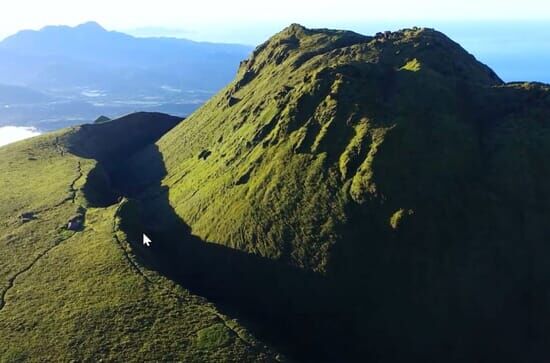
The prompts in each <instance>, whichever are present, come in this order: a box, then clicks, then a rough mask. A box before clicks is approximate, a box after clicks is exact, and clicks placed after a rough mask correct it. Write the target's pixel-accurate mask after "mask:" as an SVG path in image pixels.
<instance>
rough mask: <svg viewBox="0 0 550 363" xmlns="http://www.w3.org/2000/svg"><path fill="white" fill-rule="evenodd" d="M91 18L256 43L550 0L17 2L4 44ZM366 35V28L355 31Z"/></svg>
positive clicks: (546, 13)
mask: <svg viewBox="0 0 550 363" xmlns="http://www.w3.org/2000/svg"><path fill="white" fill-rule="evenodd" d="M89 20H94V21H97V22H99V23H101V24H102V25H104V26H105V27H106V28H108V29H113V30H122V31H131V32H133V33H134V34H140V35H172V36H174V35H175V36H181V37H188V38H194V39H198V40H210V41H223V42H240V43H248V44H257V43H258V42H260V41H262V40H263V39H265V38H267V37H268V36H269V35H270V34H272V33H273V32H275V31H277V30H279V29H280V28H282V27H284V26H286V25H288V24H290V23H293V22H298V23H301V24H304V25H306V26H310V27H337V28H351V27H354V28H357V27H358V25H362V27H363V28H366V27H367V26H366V24H367V25H368V24H382V25H383V24H387V25H386V26H387V27H391V26H392V24H399V23H402V24H405V25H424V24H427V25H430V24H431V23H433V22H436V21H437V22H457V21H458V22H464V21H474V20H483V21H487V20H492V21H501V22H502V21H509V20H515V21H537V20H539V21H540V20H550V1H548V0H522V1H504V0H498V1H497V0H462V1H452V2H450V1H441V0H415V1H411V0H393V1H388V0H384V1H380V0H377V1H370V0H337V1H336V0H301V1H300V0H277V1H251V0H231V1H228V0H224V1H220V0H200V1H183V0H155V1H135V0H132V1H130V0H93V1H92V0H49V1H40V2H39V1H36V0H17V1H11V2H9V5H8V4H4V5H3V6H2V11H1V12H0V38H1V37H5V36H7V35H10V34H12V33H14V32H16V31H18V30H20V29H38V28H41V27H43V26H45V25H52V24H53V25H55V24H66V25H76V24H79V23H82V22H85V21H89ZM357 30H361V29H357Z"/></svg>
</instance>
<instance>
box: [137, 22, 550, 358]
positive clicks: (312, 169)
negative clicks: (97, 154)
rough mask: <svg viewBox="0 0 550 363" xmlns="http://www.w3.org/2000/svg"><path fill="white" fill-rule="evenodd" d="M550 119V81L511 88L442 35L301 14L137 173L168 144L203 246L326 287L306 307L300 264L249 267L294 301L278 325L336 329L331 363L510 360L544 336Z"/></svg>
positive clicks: (174, 186) (174, 191)
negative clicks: (341, 23) (367, 28)
mask: <svg viewBox="0 0 550 363" xmlns="http://www.w3.org/2000/svg"><path fill="white" fill-rule="evenodd" d="M549 116H550V91H549V88H548V87H547V86H544V85H539V84H504V83H503V82H502V80H501V79H500V78H499V77H498V76H497V75H496V74H495V73H494V72H493V71H492V70H491V69H490V68H488V67H487V66H486V65H484V64H482V63H480V62H479V61H477V60H476V59H475V58H474V56H472V55H471V54H469V53H468V52H466V51H465V50H464V49H463V48H462V47H461V46H460V45H458V44H457V43H455V42H453V41H452V40H451V39H449V38H448V37H447V36H445V35H444V34H442V33H440V32H437V31H435V30H433V29H426V28H412V29H404V30H401V31H397V32H384V33H378V34H376V35H375V36H363V35H359V34H356V33H353V32H348V31H339V30H327V29H307V28H305V27H302V26H300V25H296V24H295V25H291V26H290V27H288V28H286V29H284V30H283V31H282V32H280V33H278V34H277V35H275V36H274V37H272V38H271V39H270V40H268V41H267V42H266V43H264V44H262V45H261V46H259V47H258V48H257V49H256V50H255V51H254V52H253V54H252V56H251V57H250V58H249V59H248V60H246V61H244V62H242V63H241V66H240V69H239V71H238V75H237V77H236V79H235V80H234V81H233V82H232V83H230V84H229V85H228V86H227V87H226V88H225V90H223V91H222V92H220V93H219V94H218V95H217V96H215V97H214V98H213V99H212V100H210V101H209V102H208V103H207V104H206V105H205V106H203V107H202V108H201V109H200V110H199V111H197V112H196V113H194V114H193V115H192V116H190V117H189V118H188V120H187V121H186V122H185V123H182V124H180V125H178V126H177V127H176V128H175V129H173V130H172V131H171V132H169V133H168V134H167V135H165V136H164V137H163V138H162V139H161V140H160V141H159V142H158V143H157V145H158V148H151V149H149V151H147V150H146V151H144V152H143V153H141V154H140V155H139V156H138V157H136V158H135V160H134V165H136V166H139V165H144V164H146V163H147V162H148V160H151V159H152V158H153V156H152V155H153V154H155V153H160V156H158V157H157V159H159V160H162V162H163V165H164V167H163V169H165V172H164V173H159V174H157V175H159V176H162V175H164V176H163V177H162V180H161V181H160V185H162V186H163V188H165V189H167V190H169V193H168V194H162V196H163V198H164V196H166V197H168V198H169V205H170V206H171V208H173V211H174V213H175V214H176V215H177V216H178V218H180V219H181V221H183V222H184V223H185V224H186V225H188V226H189V228H190V229H191V231H192V233H193V235H195V236H196V237H198V238H200V239H202V240H203V241H206V242H210V243H214V244H217V245H221V246H225V247H227V248H229V249H231V250H237V251H242V252H244V253H246V254H247V255H252V256H257V257H258V258H262V259H265V260H267V261H275V262H276V263H278V264H283V265H286V266H292V267H294V268H298V269H299V270H300V271H303V272H304V273H313V274H316V275H318V276H322V278H323V279H325V283H324V284H325V285H323V286H322V287H319V289H320V290H321V291H323V292H322V293H320V294H321V295H319V296H322V297H320V298H319V299H313V298H311V299H308V297H307V295H308V294H310V292H311V291H309V290H308V289H306V290H307V292H306V290H304V289H303V286H311V284H308V283H305V281H306V280H304V281H302V282H303V284H302V285H301V286H302V288H300V286H298V285H300V282H297V281H301V280H300V279H299V277H297V276H298V275H297V274H296V273H295V274H294V277H293V278H288V279H284V278H282V277H281V276H278V277H273V276H272V275H269V274H268V273H267V272H266V275H263V277H259V276H262V275H261V274H260V273H258V272H257V271H256V272H255V271H252V270H251V268H250V269H249V270H250V271H249V273H250V274H253V275H254V278H255V279H256V280H255V281H257V280H261V279H263V281H265V284H268V285H270V284H271V283H270V281H279V282H277V283H275V282H273V285H270V286H286V288H282V287H281V288H279V289H278V290H277V291H278V293H279V296H285V294H289V296H288V299H290V300H292V301H293V302H294V303H295V304H296V306H294V310H292V309H291V308H290V307H289V305H288V304H287V303H281V304H282V305H281V306H273V305H269V304H268V305H269V307H268V309H269V311H271V312H272V314H273V315H272V316H278V317H279V318H280V319H279V318H278V320H284V317H285V316H286V318H288V320H286V321H287V322H289V321H293V320H292V318H289V316H294V317H298V316H300V317H301V318H300V319H306V318H304V317H305V316H309V318H310V319H311V321H310V322H311V325H309V330H307V333H306V335H307V334H309V336H310V337H313V336H317V337H319V336H320V335H322V334H326V336H329V337H331V338H330V339H332V340H330V339H327V340H323V339H325V338H326V336H325V338H322V337H321V338H319V339H321V341H323V342H324V343H323V344H317V345H316V347H319V346H326V347H331V350H330V351H328V350H326V351H325V350H323V349H321V350H317V353H319V355H320V356H322V357H324V359H327V357H329V356H330V354H331V352H332V354H334V356H333V358H334V359H337V357H340V359H342V357H343V355H342V354H343V353H342V351H347V353H346V354H349V355H350V357H355V359H356V358H357V357H370V358H372V359H374V360H376V361H380V360H381V359H382V360H384V361H399V360H401V359H404V358H405V357H407V359H409V360H410V359H411V357H412V360H413V361H416V360H419V359H424V358H426V359H429V358H434V357H438V358H449V355H448V354H446V352H447V353H448V352H459V353H456V355H454V356H452V357H451V359H450V361H461V360H464V359H468V358H473V357H477V358H479V357H485V358H487V359H495V355H494V354H495V353H494V352H507V353H506V354H505V355H502V357H501V356H500V355H499V356H498V357H499V358H496V359H500V358H502V359H505V360H509V359H510V357H517V358H518V359H520V360H521V359H525V357H527V356H529V354H532V355H533V356H537V354H541V351H544V350H546V349H547V347H548V345H545V344H544V343H543V341H544V337H545V336H546V337H547V336H548V334H546V333H548V331H547V330H546V328H545V325H544V323H542V321H544V320H546V319H548V318H549V317H550V311H549V310H548V306H550V301H547V300H548V299H547V298H546V297H545V296H548V295H547V294H546V293H545V291H546V290H547V289H546V288H545V287H543V284H542V282H543V281H545V280H546V279H547V278H548V277H549V276H550V269H549V268H547V267H545V265H546V264H545V263H544V261H543V258H542V256H544V255H545V254H547V253H548V252H550V251H548V246H547V243H545V242H544V241H545V236H548V235H550V227H549V225H548V223H547V222H546V219H547V216H548V215H549V214H550V208H549V207H548V206H549V205H550V189H549V187H548V185H547V183H546V182H545V180H547V179H548V178H550V168H548V166H547V165H546V164H547V163H545V162H544V160H548V159H549V157H550V147H549V145H550V133H549V132H550V128H549V124H548V122H547V121H548V118H549ZM156 238H157V240H158V239H159V237H156ZM182 238H183V237H182ZM182 243H183V242H181V241H180V244H182ZM182 258H184V257H182ZM205 263H209V266H212V264H213V262H205ZM182 264H183V262H182ZM243 269H244V268H243ZM237 270H238V267H234V268H233V270H231V271H237ZM208 273H211V271H210V272H205V274H208ZM234 273H236V272H234ZM229 274H230V273H228V274H226V275H229ZM239 278H240V279H241V280H240V281H239V282H235V281H233V283H234V286H237V287H238V286H241V287H242V286H244V285H246V282H244V281H245V280H246V281H249V280H250V279H252V277H248V276H247V274H246V273H244V272H243V274H242V276H240V277H239ZM247 279H248V280H247ZM275 279H277V280H275ZM281 279H282V280H283V282H281ZM224 281H225V280H224ZM226 282H227V281H226ZM228 283H229V282H228ZM249 283H250V285H248V286H249V287H250V288H251V289H255V291H258V293H257V294H258V295H260V294H261V293H260V292H259V291H265V290H267V288H265V289H263V290H262V285H261V284H259V283H257V282H254V281H251V280H250V281H249ZM322 284H323V283H321V285H322ZM291 286H294V288H295V290H292V289H293V287H291ZM237 287H236V288H237ZM243 291H246V289H243ZM289 291H292V292H291V293H290V292H289ZM228 294H231V293H228ZM266 294H267V295H266V296H271V295H269V292H267V293H266ZM323 294H324V295H323ZM310 295H311V294H310ZM311 296H313V295H311ZM250 299H256V300H254V301H256V302H257V304H258V305H257V306H263V305H261V304H262V301H261V298H258V297H254V296H252V297H250ZM281 299H283V300H284V298H281ZM265 300H270V298H266V299H265ZM290 300H285V301H287V302H288V301H290ZM299 301H307V304H306V303H305V304H303V305H300V303H299ZM263 303H265V301H263ZM251 304H252V305H253V303H251ZM285 304H286V305H285ZM319 311H323V312H325V314H324V315H323V316H326V317H327V318H326V321H327V323H326V325H325V326H324V327H320V326H319V325H318V324H321V325H322V324H323V323H319V321H318V319H317V320H316V318H315V316H317V315H315V314H316V313H318V312H319ZM314 312H316V313H314ZM293 313H295V315H292V314H293ZM277 314H280V315H277ZM285 314H286V315H285ZM308 314H310V315H308ZM331 316H335V318H334V319H335V320H334V321H332V320H331V319H330V318H329V317H331ZM336 316H338V317H337V318H336ZM273 320H276V319H273ZM314 321H315V323H313V322H314ZM323 321H324V320H323ZM291 324H292V323H289V326H290V325H291ZM335 327H340V328H341V329H342V330H341V331H339V332H338V333H337V332H336V330H335V329H336V328H335ZM302 328H303V327H301V328H298V330H299V329H302ZM289 329H290V328H289ZM331 331H332V334H331V333H330V332H331ZM321 332H324V333H321ZM303 335H304V330H302V331H301V332H296V340H295V341H294V343H295V344H305V343H303V342H301V339H303V338H300V337H303ZM286 336H287V338H288V337H291V336H293V335H292V334H291V333H288V332H287V334H286ZM336 336H339V337H340V338H336ZM489 337H490V338H489ZM312 339H313V338H312ZM298 342H300V343H298ZM329 342H330V343H329ZM304 346H305V345H304ZM338 347H339V348H340V349H338ZM545 347H546V348H545ZM327 349H328V348H327ZM526 352H528V353H526ZM310 353H311V352H310ZM449 354H451V355H452V354H454V353H449ZM525 354H527V355H525ZM465 357H466V358H465ZM350 359H351V358H350ZM448 360H449V359H448Z"/></svg>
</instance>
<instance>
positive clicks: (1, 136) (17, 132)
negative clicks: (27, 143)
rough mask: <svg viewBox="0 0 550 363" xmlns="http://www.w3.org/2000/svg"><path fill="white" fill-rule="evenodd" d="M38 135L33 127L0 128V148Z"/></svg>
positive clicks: (38, 132)
mask: <svg viewBox="0 0 550 363" xmlns="http://www.w3.org/2000/svg"><path fill="white" fill-rule="evenodd" d="M38 135H40V131H38V130H37V129H36V128H34V127H18V126H0V146H4V145H7V144H11V143H12V142H16V141H20V140H24V139H28V138H29V137H33V136H38Z"/></svg>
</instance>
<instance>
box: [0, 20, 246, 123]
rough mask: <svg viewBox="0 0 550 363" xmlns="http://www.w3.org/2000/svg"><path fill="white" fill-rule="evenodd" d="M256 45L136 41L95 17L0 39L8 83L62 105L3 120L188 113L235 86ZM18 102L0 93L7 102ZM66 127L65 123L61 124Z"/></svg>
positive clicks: (13, 112)
mask: <svg viewBox="0 0 550 363" xmlns="http://www.w3.org/2000/svg"><path fill="white" fill-rule="evenodd" d="M251 50H252V48H251V47H248V46H244V45H234V44H214V43H201V42H194V41H190V40H185V39H176V38H136V37H132V36H130V35H127V34H123V33H119V32H114V31H107V30H105V29H104V28H103V27H101V26H100V25H99V24H97V23H94V22H90V23H85V24H81V25H79V26H76V27H68V26H48V27H45V28H43V29H41V30H39V31H34V30H25V31H21V32H19V33H17V34H15V35H13V36H10V37H8V38H6V39H4V40H3V41H2V42H0V84H6V85H16V86H19V87H27V88H30V89H32V90H36V91H38V92H39V93H44V94H45V95H48V96H49V97H50V98H54V99H55V100H56V101H57V102H56V106H55V107H53V108H52V107H49V108H48V107H38V108H37V107H33V108H28V107H26V108H25V107H19V108H15V109H14V108H10V107H7V108H4V109H2V110H0V120H1V121H0V124H9V123H11V124H20V123H25V124H28V123H29V122H30V123H35V122H37V121H39V120H37V118H43V116H44V115H48V117H46V119H48V120H52V121H54V120H59V119H61V120H65V121H67V122H68V123H71V121H70V120H71V119H73V120H74V121H83V120H86V119H88V118H91V119H95V117H96V116H98V115H99V114H109V115H110V116H116V115H117V114H122V113H127V112H131V111H136V110H142V109H143V110H158V111H165V112H171V113H176V114H182V115H183V114H187V113H190V112H191V111H193V110H194V109H195V108H196V107H197V106H198V105H200V104H202V103H203V102H204V101H205V100H206V99H208V98H209V97H210V96H211V95H212V94H214V93H215V92H216V91H218V90H219V89H220V88H221V87H223V86H224V85H225V84H227V83H229V81H230V80H231V79H232V78H233V76H234V75H235V72H236V70H237V68H238V65H239V62H240V61H241V60H243V59H245V58H246V57H247V56H248V54H249V53H250V52H251ZM20 90H21V89H20ZM29 93H34V91H29ZM38 101H40V102H43V101H46V99H45V98H41V97H39V100H38ZM47 101H50V102H51V101H52V100H51V99H49V100H47ZM10 102H12V101H11V100H4V99H2V97H1V90H0V106H1V104H7V105H8V106H11V105H10V104H9V103H10ZM90 105H91V106H92V107H89V106H90ZM37 110H38V111H39V112H36V111H37ZM25 120H28V121H25ZM59 126H65V124H64V123H63V122H62V124H61V125H58V124H56V126H55V127H53V128H56V127H59Z"/></svg>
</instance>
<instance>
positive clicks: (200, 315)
mask: <svg viewBox="0 0 550 363" xmlns="http://www.w3.org/2000/svg"><path fill="white" fill-rule="evenodd" d="M179 121H180V120H179V119H177V118H172V117H170V116H166V115H161V114H145V113H141V114H136V115H129V116H126V117H124V118H122V119H120V120H115V121H111V122H106V123H102V124H99V125H84V126H81V127H76V128H71V129H67V130H62V131H60V132H57V133H53V134H48V135H44V136H40V137H37V138H33V139H30V140H26V141H23V142H20V143H16V144H13V145H8V146H6V147H3V148H1V149H0V168H1V170H2V174H1V175H0V188H1V189H2V190H3V191H4V192H3V193H1V195H0V218H1V221H2V222H1V224H0V250H1V253H0V339H1V340H2V342H3V344H1V345H0V360H1V361H7V362H11V361H18V360H30V361H69V360H78V361H87V360H94V361H96V360H101V359H103V360H109V361H120V360H124V361H154V360H156V361H161V360H162V361H189V362H204V361H234V362H241V361H272V360H273V355H272V353H271V352H270V351H269V350H268V349H267V348H265V347H264V346H263V345H262V344H261V343H259V342H258V341H257V340H255V338H254V337H252V336H251V335H250V334H249V333H247V331H246V330H244V329H243V328H242V327H241V326H240V325H239V324H238V323H237V322H236V321H234V320H231V319H230V318H228V317H227V316H225V315H223V314H221V313H219V312H218V311H217V310H216V308H215V307H214V306H213V305H212V304H210V303H209V302H208V301H206V300H205V299H203V298H200V297H197V296H195V295H193V294H191V293H189V292H188V291H186V290H184V289H182V288H180V287H178V286H176V285H175V284H173V283H172V282H170V281H169V280H167V279H165V278H164V277H162V276H160V275H159V274H157V273H156V272H154V271H152V270H150V269H147V268H146V267H143V265H142V264H141V263H140V260H139V258H137V257H136V256H135V255H134V254H133V253H132V250H131V244H134V245H135V244H139V243H140V242H141V241H140V240H138V239H134V238H132V239H130V238H128V235H127V234H126V233H125V232H124V231H123V230H122V229H121V228H120V226H121V223H122V221H121V213H122V210H123V209H124V208H125V205H126V203H127V200H125V199H123V200H120V201H119V202H116V200H115V202H114V203H112V204H110V205H107V203H103V204H101V203H98V202H97V201H101V202H105V201H106V200H108V199H109V198H111V197H112V196H111V195H110V194H109V195H108V197H109V198H100V195H101V194H104V192H105V191H112V190H111V189H110V185H108V179H105V178H100V177H98V175H101V174H102V173H106V171H105V170H108V167H109V166H108V163H107V166H103V164H105V163H106V160H120V159H121V158H122V157H123V156H124V155H126V157H128V156H129V154H131V153H132V152H134V151H136V150H137V149H138V148H140V147H142V146H143V145H145V144H147V143H151V142H153V141H155V140H156V139H158V137H160V135H162V134H163V133H164V132H166V131H167V130H169V129H170V128H172V127H173V126H174V125H176V124H177V123H178V122H179ZM98 170H99V172H98ZM75 215H80V216H82V218H84V220H85V221H84V225H83V227H82V228H81V229H79V230H78V231H71V230H68V229H67V227H66V226H67V222H68V221H69V220H70V219H71V218H73V217H74V216H75ZM140 237H141V236H140Z"/></svg>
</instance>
